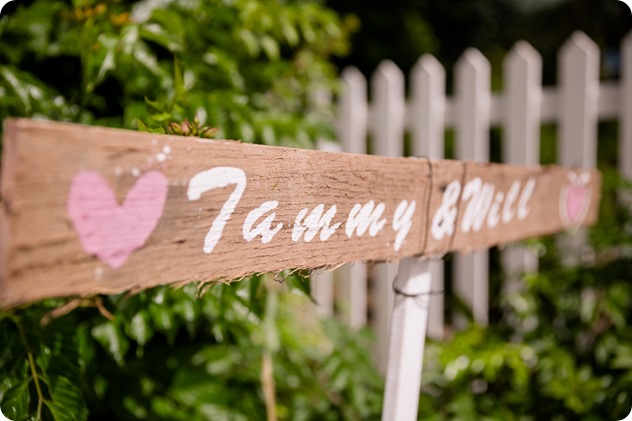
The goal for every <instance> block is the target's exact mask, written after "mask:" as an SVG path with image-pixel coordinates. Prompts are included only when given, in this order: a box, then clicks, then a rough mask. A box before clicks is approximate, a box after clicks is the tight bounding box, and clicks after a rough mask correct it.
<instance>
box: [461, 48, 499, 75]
mask: <svg viewBox="0 0 632 421" xmlns="http://www.w3.org/2000/svg"><path fill="white" fill-rule="evenodd" d="M470 68H473V69H475V70H476V71H479V72H490V71H491V64H490V63H489V60H487V58H486V57H485V56H484V55H483V53H481V52H480V51H479V50H477V49H476V48H468V49H467V50H465V51H464V52H463V54H462V55H461V57H460V58H459V59H458V60H457V62H456V66H455V71H456V73H459V74H460V73H463V72H467V71H472V70H466V69H470Z"/></svg>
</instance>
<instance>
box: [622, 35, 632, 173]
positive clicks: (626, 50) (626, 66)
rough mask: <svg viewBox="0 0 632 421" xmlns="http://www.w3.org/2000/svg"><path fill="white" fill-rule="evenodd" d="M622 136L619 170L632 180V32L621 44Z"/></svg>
mask: <svg viewBox="0 0 632 421" xmlns="http://www.w3.org/2000/svg"><path fill="white" fill-rule="evenodd" d="M621 56H622V65H621V96H620V98H621V104H620V105H619V107H620V110H621V111H620V118H621V134H620V141H619V143H620V149H619V150H620V153H619V169H620V170H621V172H622V174H623V176H624V177H626V178H627V179H628V180H632V32H630V33H629V34H628V35H627V36H626V37H625V38H624V39H623V42H622V43H621Z"/></svg>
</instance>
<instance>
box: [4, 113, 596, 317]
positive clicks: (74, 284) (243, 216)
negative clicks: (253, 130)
mask: <svg viewBox="0 0 632 421" xmlns="http://www.w3.org/2000/svg"><path fill="white" fill-rule="evenodd" d="M429 165H430V161H428V160H427V159H415V158H392V157H378V156H366V155H352V154H345V153H332V152H324V151H311V150H301V149H290V148H280V147H267V146H260V145H251V144H242V143H238V142H232V141H214V140H203V139H195V138H183V137H176V136H161V135H152V134H148V133H138V132H133V131H125V130H116V129H108V128H99V127H88V126H80V125H72V124H63V123H52V122H43V121H32V120H26V119H12V120H8V121H7V122H6V129H5V139H4V151H3V163H2V180H1V190H0V191H1V202H2V203H1V211H0V229H1V231H0V259H1V260H0V263H1V264H2V266H1V267H0V303H1V304H2V305H3V306H15V305H19V304H22V303H27V302H31V301H34V300H38V299H42V298H45V297H57V296H68V295H86V294H94V293H114V292H120V291H124V290H135V289H142V288H147V287H150V286H154V285H158V284H165V283H172V282H181V281H193V280H214V279H224V280H231V279H238V278H240V277H243V276H246V275H249V274H252V273H257V272H270V271H279V270H283V269H287V268H317V267H328V266H337V265H339V264H342V263H346V262H353V261H362V260H373V261H395V260H399V259H401V258H403V257H405V256H412V255H420V254H426V255H433V254H442V253H444V252H447V251H450V250H455V251H471V250H476V249H479V248H485V247H488V246H490V245H492V244H497V243H505V242H509V241H513V240H518V239H521V238H525V237H530V236H537V235H542V234H548V233H553V232H556V231H559V230H561V229H563V228H565V227H568V226H575V225H587V224H590V223H592V222H593V221H595V219H596V216H597V207H598V206H597V204H598V200H599V189H600V184H599V183H600V176H599V173H598V172H597V171H595V170H582V171H581V172H579V173H576V172H575V171H573V170H566V169H562V168H557V167H547V168H543V167H533V168H524V167H510V166H503V165H493V164H480V163H473V162H471V163H466V162H460V161H432V163H431V165H432V168H430V167H429ZM464 172H465V173H464ZM569 177H571V178H573V179H574V180H575V183H576V184H575V185H572V186H571V185H570V184H569V183H570V181H569V180H570V178H569ZM463 181H465V188H464V189H462V188H461V185H462V184H463V183H462V182H463ZM582 183H584V184H582ZM110 189H111V190H110ZM429 189H430V190H429ZM477 189H479V190H480V192H478V193H477V191H476V190H477ZM461 190H463V192H461ZM481 192H484V193H481ZM461 193H463V194H461ZM429 194H430V195H429ZM486 195H487V196H486ZM488 197H491V199H490V202H487V198H488ZM475 199H480V200H475ZM428 200H430V202H429V203H428ZM413 203H414V206H413V205H412V204H413ZM487 208H489V209H487ZM428 209H429V210H430V211H429V212H428ZM476 209H479V211H478V213H477V211H476ZM319 211H320V214H319ZM488 211H489V212H488ZM310 215H311V216H310ZM328 216H330V217H331V218H328ZM222 221H223V223H222ZM222 225H223V226H222ZM450 226H453V227H454V229H453V230H452V232H450ZM211 227H212V228H211Z"/></svg>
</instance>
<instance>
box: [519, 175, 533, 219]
mask: <svg viewBox="0 0 632 421" xmlns="http://www.w3.org/2000/svg"><path fill="white" fill-rule="evenodd" d="M534 191H535V178H533V177H531V178H530V179H528V180H527V182H526V183H525V185H524V188H523V189H522V193H521V194H520V199H519V200H518V212H517V216H518V219H520V220H524V219H525V218H526V217H527V216H529V211H530V210H531V209H529V200H531V196H533V192H534Z"/></svg>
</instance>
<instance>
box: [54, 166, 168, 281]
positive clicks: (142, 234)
mask: <svg viewBox="0 0 632 421" xmlns="http://www.w3.org/2000/svg"><path fill="white" fill-rule="evenodd" d="M166 199H167V178H166V177H165V176H164V175H163V174H162V173H160V172H158V171H150V172H148V173H146V174H144V175H143V176H141V177H140V178H139V179H138V181H136V184H135V185H134V187H132V189H131V190H130V191H129V192H128V193H127V197H126V198H125V200H124V201H123V204H122V205H120V206H119V204H118V203H117V201H116V197H115V196H114V192H112V189H110V187H109V186H108V184H107V182H106V181H105V180H104V179H103V177H101V175H99V173H97V172H95V171H81V172H79V173H78V174H77V175H75V177H74V179H73V181H72V186H71V187H70V194H69V196H68V205H67V206H68V213H69V214H70V218H71V219H72V223H73V224H74V226H75V229H76V230H77V233H78V234H79V240H80V241H81V245H83V248H84V250H85V251H86V252H88V253H90V254H94V255H96V256H97V257H98V258H99V259H101V260H102V261H104V262H106V263H107V264H108V265H110V266H111V267H113V268H115V269H116V268H119V267H121V265H123V263H124V262H125V260H127V258H128V257H129V256H130V255H131V254H132V252H133V251H134V250H136V249H138V248H140V247H142V246H143V244H145V241H147V239H148V238H149V236H150V235H151V233H152V232H153V231H154V229H155V228H156V225H157V224H158V220H159V219H160V216H161V215H162V210H163V208H164V205H165V200H166Z"/></svg>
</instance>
